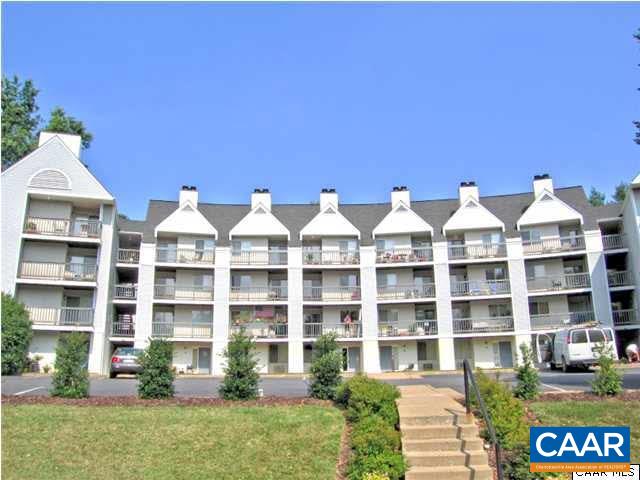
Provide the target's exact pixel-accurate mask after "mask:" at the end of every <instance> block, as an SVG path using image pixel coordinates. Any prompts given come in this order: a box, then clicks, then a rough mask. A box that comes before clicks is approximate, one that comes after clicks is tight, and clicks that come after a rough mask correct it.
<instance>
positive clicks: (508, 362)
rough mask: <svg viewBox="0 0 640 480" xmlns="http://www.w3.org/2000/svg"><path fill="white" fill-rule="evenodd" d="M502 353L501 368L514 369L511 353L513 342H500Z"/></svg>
mask: <svg viewBox="0 0 640 480" xmlns="http://www.w3.org/2000/svg"><path fill="white" fill-rule="evenodd" d="M498 348H499V352H500V367H502V368H512V367H513V354H512V352H511V342H498Z"/></svg>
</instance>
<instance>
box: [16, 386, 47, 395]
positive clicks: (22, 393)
mask: <svg viewBox="0 0 640 480" xmlns="http://www.w3.org/2000/svg"><path fill="white" fill-rule="evenodd" d="M41 388H44V387H34V388H30V389H29V390H23V391H21V392H18V393H14V394H13V396H14V397H17V396H18V395H24V394H25V393H29V392H33V391H35V390H40V389H41Z"/></svg>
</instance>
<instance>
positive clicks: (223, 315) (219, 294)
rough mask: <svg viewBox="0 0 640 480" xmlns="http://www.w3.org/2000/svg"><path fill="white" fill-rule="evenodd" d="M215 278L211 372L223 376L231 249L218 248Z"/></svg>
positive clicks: (227, 325)
mask: <svg viewBox="0 0 640 480" xmlns="http://www.w3.org/2000/svg"><path fill="white" fill-rule="evenodd" d="M215 262H216V264H215V275H214V278H213V300H214V307H213V348H212V351H211V372H212V373H213V375H222V374H223V373H224V371H223V370H224V367H225V366H226V359H225V358H224V350H225V348H227V344H228V343H229V289H230V288H231V268H230V265H231V248H230V247H216V258H215Z"/></svg>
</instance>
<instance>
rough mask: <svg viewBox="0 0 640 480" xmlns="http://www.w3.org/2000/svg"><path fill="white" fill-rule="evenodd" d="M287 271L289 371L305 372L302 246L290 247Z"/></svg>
mask: <svg viewBox="0 0 640 480" xmlns="http://www.w3.org/2000/svg"><path fill="white" fill-rule="evenodd" d="M287 257H288V261H289V269H288V272H287V293H288V301H287V321H288V322H289V325H288V327H287V328H288V332H289V359H288V361H289V373H303V372H304V349H303V343H302V338H303V334H302V328H303V327H302V293H303V288H302V286H303V282H302V248H301V247H289V250H288V254H287Z"/></svg>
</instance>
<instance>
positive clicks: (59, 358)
mask: <svg viewBox="0 0 640 480" xmlns="http://www.w3.org/2000/svg"><path fill="white" fill-rule="evenodd" d="M88 350H89V338H88V337H87V335H86V334H84V333H81V332H71V333H69V334H64V335H62V336H61V337H60V339H59V340H58V346H57V347H56V361H55V364H54V372H53V389H52V390H51V395H53V396H54V397H65V398H84V397H88V396H89V372H88V370H87V360H88V358H89V352H88Z"/></svg>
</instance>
